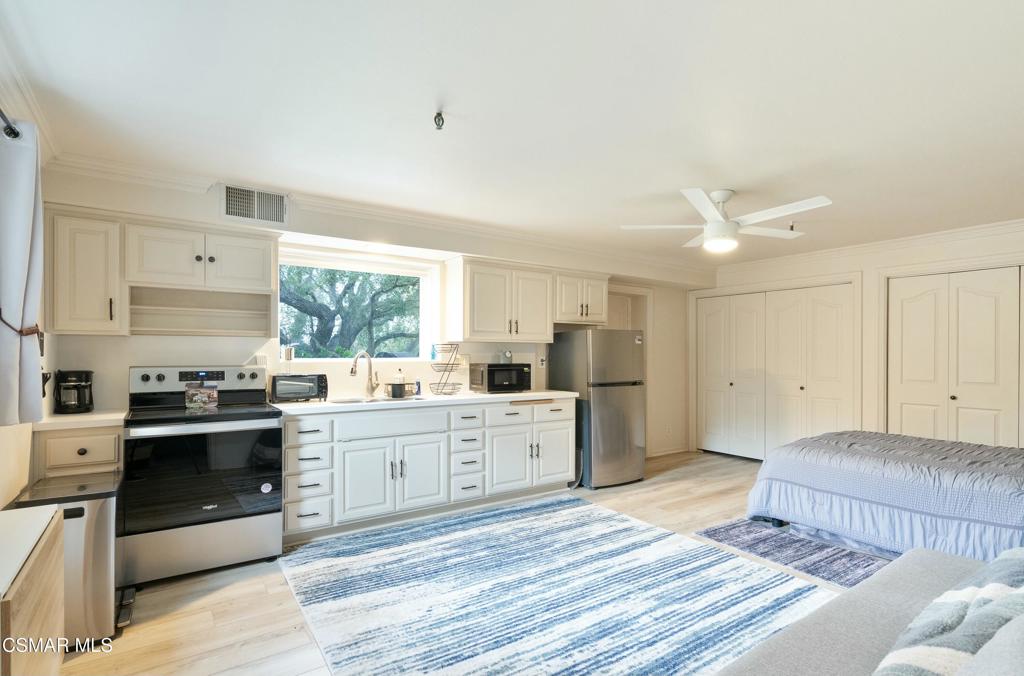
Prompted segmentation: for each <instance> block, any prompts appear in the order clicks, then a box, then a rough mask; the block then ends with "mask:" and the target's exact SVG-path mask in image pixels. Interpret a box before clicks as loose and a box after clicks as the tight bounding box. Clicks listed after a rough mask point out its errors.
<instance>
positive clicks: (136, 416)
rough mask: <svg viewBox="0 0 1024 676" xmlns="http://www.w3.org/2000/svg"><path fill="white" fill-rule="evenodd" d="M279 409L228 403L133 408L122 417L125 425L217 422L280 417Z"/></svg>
mask: <svg viewBox="0 0 1024 676" xmlns="http://www.w3.org/2000/svg"><path fill="white" fill-rule="evenodd" d="M281 415H282V413H281V409H279V408H276V407H274V406H271V405H270V404H229V405H227V406H223V405H222V406H218V407H217V408H212V409H198V410H189V409H186V408H185V407H183V406H167V407H153V408H135V409H132V410H130V411H128V415H126V416H125V417H124V425H125V427H138V426H140V425H164V424H170V423H199V422H218V421H223V420H258V419H261V418H280V417H281Z"/></svg>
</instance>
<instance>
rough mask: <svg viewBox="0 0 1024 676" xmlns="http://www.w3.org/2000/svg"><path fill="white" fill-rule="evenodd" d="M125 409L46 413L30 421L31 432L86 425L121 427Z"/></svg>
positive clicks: (83, 426)
mask: <svg viewBox="0 0 1024 676" xmlns="http://www.w3.org/2000/svg"><path fill="white" fill-rule="evenodd" d="M125 413H127V411H124V410H120V411H92V412H90V413H47V414H45V415H44V416H43V419H42V420H40V421H39V422H35V423H32V431H33V432H47V431H50V430H74V429H80V428H86V427H121V426H122V425H123V424H124V415H125Z"/></svg>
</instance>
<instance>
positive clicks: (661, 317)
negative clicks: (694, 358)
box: [647, 286, 688, 456]
mask: <svg viewBox="0 0 1024 676" xmlns="http://www.w3.org/2000/svg"><path fill="white" fill-rule="evenodd" d="M650 305H651V307H648V308H647V311H648V312H651V313H653V314H652V318H653V324H654V327H653V333H652V334H651V335H650V336H648V337H647V349H648V350H650V352H649V353H648V355H647V364H648V372H647V417H648V420H647V434H648V437H649V438H648V439H647V455H648V456H651V455H661V454H664V453H672V452H674V451H681V450H686V449H687V439H688V435H687V425H686V415H685V414H684V413H685V411H686V398H687V388H686V371H687V368H686V292H685V291H684V290H683V289H679V288H674V287H666V286H656V287H654V297H653V300H652V302H651V304H650Z"/></svg>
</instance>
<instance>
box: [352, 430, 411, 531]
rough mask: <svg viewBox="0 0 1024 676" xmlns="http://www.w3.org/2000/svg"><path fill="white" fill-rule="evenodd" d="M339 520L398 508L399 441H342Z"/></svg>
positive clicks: (367, 515) (357, 517) (362, 517)
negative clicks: (397, 445)
mask: <svg viewBox="0 0 1024 676" xmlns="http://www.w3.org/2000/svg"><path fill="white" fill-rule="evenodd" d="M338 472H339V475H340V484H339V495H338V514H337V520H338V521H352V520H353V519H365V518H367V517H371V516H378V515H380V514H387V513H389V512H393V511H395V492H396V491H395V480H396V478H397V477H398V471H397V468H396V467H395V440H394V439H393V438H392V439H366V440H361V441H346V442H344V443H341V444H338Z"/></svg>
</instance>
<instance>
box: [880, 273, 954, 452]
mask: <svg viewBox="0 0 1024 676" xmlns="http://www.w3.org/2000/svg"><path fill="white" fill-rule="evenodd" d="M888 330H889V338H888V362H889V365H888V372H889V373H888V380H889V401H888V416H887V418H888V420H887V425H888V426H887V429H888V431H889V432H891V433H894V434H908V435H911V436H916V437H927V438H931V439H947V438H948V436H947V435H948V427H949V425H948V415H947V414H948V410H949V399H948V397H949V393H948V389H949V275H926V276H921V277H904V278H899V279H890V280H889V327H888Z"/></svg>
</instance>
